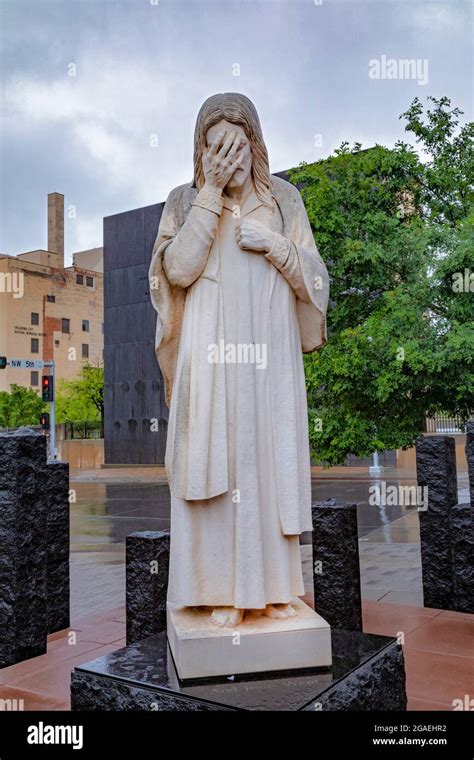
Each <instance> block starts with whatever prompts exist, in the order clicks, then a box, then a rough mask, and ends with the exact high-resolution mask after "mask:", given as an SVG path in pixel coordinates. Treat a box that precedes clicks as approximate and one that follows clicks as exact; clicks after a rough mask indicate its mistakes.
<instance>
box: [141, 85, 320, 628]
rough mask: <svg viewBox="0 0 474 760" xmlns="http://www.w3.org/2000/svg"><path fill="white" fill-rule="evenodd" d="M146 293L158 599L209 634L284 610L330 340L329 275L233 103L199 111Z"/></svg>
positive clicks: (295, 573)
mask: <svg viewBox="0 0 474 760" xmlns="http://www.w3.org/2000/svg"><path fill="white" fill-rule="evenodd" d="M150 287H151V294H152V300H153V304H154V307H155V309H156V311H157V313H158V322H157V333H156V351H157V357H158V361H159V364H160V367H161V371H162V373H163V377H164V381H165V388H166V398H167V403H168V404H169V408H170V414H169V425H168V440H167V448H166V460H165V464H166V471H167V474H168V478H169V484H170V489H171V555H170V580H169V588H168V602H170V603H172V604H173V605H179V606H186V607H202V606H205V607H209V608H210V610H209V612H210V614H212V620H213V622H214V623H215V624H216V625H219V626H231V627H234V626H236V625H238V624H239V623H240V622H241V621H242V619H243V615H244V613H245V612H247V614H250V615H254V616H258V615H261V614H266V615H268V616H269V617H280V618H281V617H289V616H292V615H294V614H295V611H294V608H293V607H292V605H291V600H292V599H294V598H295V597H297V596H301V595H303V594H304V587H303V577H302V569H301V559H300V548H299V535H300V533H302V531H306V530H311V529H312V526H311V479H310V459H309V446H308V420H307V403H306V390H305V379H304V372H303V359H302V350H303V351H313V350H314V349H316V348H318V347H320V346H322V345H323V344H324V342H325V340H326V322H325V314H326V306H327V301H328V276H327V271H326V267H325V265H324V263H323V261H322V260H321V257H320V256H319V254H318V251H317V249H316V246H315V243H314V240H313V235H312V232H311V227H310V224H309V221H308V217H307V215H306V211H305V208H304V205H303V203H302V200H301V197H300V194H299V192H298V190H297V189H296V188H295V187H293V186H292V185H291V184H289V183H288V182H286V181H284V180H283V179H280V178H278V177H273V176H271V175H270V172H269V165H268V155H267V150H266V147H265V143H264V141H263V136H262V131H261V127H260V122H259V119H258V116H257V112H256V110H255V108H254V106H253V104H252V103H251V102H250V100H249V99H248V98H247V97H245V96H244V95H240V94H237V93H225V94H219V95H213V96H212V97H210V98H208V100H206V102H205V103H204V104H203V106H202V108H201V110H200V112H199V115H198V118H197V123H196V130H195V138H194V179H193V181H192V182H191V183H189V184H186V185H182V186H180V187H177V188H175V189H174V190H173V191H172V192H171V193H170V195H169V197H168V200H167V201H166V205H165V208H164V211H163V216H162V218H161V223H160V227H159V231H158V237H157V240H156V244H155V247H154V252H153V259H152V262H151V267H150Z"/></svg>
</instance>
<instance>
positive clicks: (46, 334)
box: [0, 193, 104, 392]
mask: <svg viewBox="0 0 474 760" xmlns="http://www.w3.org/2000/svg"><path fill="white" fill-rule="evenodd" d="M103 347H104V335H103V258H102V248H93V249H91V250H88V251H79V252H76V253H74V254H73V266H71V267H64V196H63V195H61V194H60V193H50V194H49V195H48V250H41V249H40V250H36V251H29V252H28V253H22V254H19V255H18V256H8V255H6V254H0V356H6V357H7V360H8V361H11V359H28V360H32V361H34V360H42V361H51V360H54V361H55V365H56V366H55V374H56V382H58V381H59V380H61V379H63V378H64V379H66V380H72V379H74V378H76V377H78V375H79V374H80V372H81V369H82V367H83V366H84V364H86V363H90V364H93V365H95V366H97V365H98V364H99V363H101V362H102V359H103ZM42 373H43V370H41V369H34V368H31V369H16V368H13V367H11V366H7V367H6V369H4V370H0V390H2V391H9V390H10V385H11V384H12V383H16V384H17V385H23V386H25V387H30V388H33V389H35V390H37V391H38V392H39V391H40V388H41V375H42ZM47 373H48V370H46V371H45V374H47Z"/></svg>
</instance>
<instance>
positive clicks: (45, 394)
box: [41, 375, 54, 401]
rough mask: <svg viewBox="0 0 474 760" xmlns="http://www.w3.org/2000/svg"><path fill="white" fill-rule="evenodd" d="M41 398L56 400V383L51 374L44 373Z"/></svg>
mask: <svg viewBox="0 0 474 760" xmlns="http://www.w3.org/2000/svg"><path fill="white" fill-rule="evenodd" d="M41 398H42V399H43V401H53V400H54V383H53V378H52V376H51V375H43V378H42V381H41Z"/></svg>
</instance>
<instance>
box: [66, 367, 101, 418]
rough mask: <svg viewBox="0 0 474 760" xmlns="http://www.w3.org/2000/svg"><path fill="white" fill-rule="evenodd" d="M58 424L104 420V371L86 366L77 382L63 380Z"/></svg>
mask: <svg viewBox="0 0 474 760" xmlns="http://www.w3.org/2000/svg"><path fill="white" fill-rule="evenodd" d="M56 415H57V421H58V422H81V423H82V422H100V423H101V427H103V420H104V369H103V367H101V366H98V367H94V366H92V365H90V364H85V365H84V367H83V368H82V372H81V375H80V377H79V378H78V379H77V380H61V381H60V382H59V384H58V392H57V394H56Z"/></svg>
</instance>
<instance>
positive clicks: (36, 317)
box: [31, 311, 40, 325]
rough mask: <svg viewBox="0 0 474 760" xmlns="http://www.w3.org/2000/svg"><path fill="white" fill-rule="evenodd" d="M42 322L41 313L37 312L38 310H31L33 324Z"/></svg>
mask: <svg viewBox="0 0 474 760" xmlns="http://www.w3.org/2000/svg"><path fill="white" fill-rule="evenodd" d="M39 323H40V315H39V314H37V312H36V311H32V312H31V324H32V325H39Z"/></svg>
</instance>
